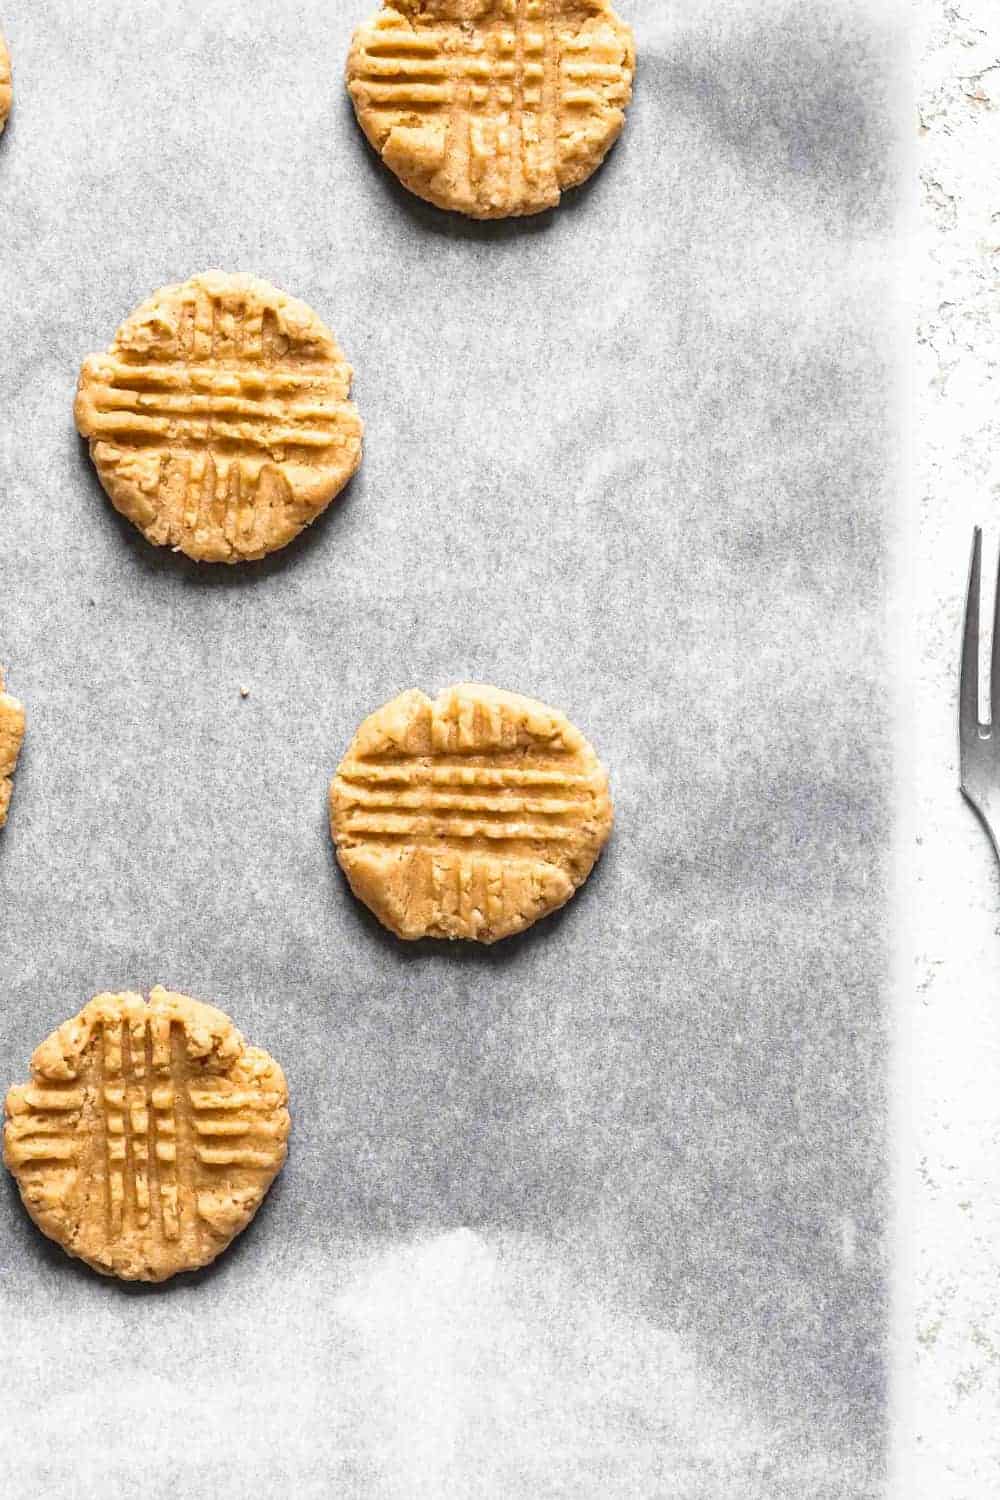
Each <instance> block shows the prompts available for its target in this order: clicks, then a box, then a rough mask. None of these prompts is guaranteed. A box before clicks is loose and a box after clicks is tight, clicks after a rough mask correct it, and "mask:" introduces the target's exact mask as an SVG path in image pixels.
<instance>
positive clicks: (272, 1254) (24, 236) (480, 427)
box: [0, 0, 899, 1500]
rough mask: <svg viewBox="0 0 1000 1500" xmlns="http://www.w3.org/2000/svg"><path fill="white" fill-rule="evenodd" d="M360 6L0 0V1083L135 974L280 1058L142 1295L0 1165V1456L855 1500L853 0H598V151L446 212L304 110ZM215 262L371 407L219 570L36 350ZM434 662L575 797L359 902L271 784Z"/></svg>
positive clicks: (860, 1422) (861, 1039) (876, 847)
mask: <svg viewBox="0 0 1000 1500" xmlns="http://www.w3.org/2000/svg"><path fill="white" fill-rule="evenodd" d="M370 3H371V0H332V3H331V0H322V3H321V0H285V3H282V0H255V3H254V4H250V3H248V0H246V3H237V0H175V3H173V4H169V5H155V4H152V3H146V4H142V5H138V6H129V7H123V6H122V5H121V4H120V3H118V0H88V3H86V4H83V3H74V4H67V3H66V0H62V3H58V4H57V3H47V0H30V3H29V0H5V3H4V13H3V25H4V27H5V30H6V32H7V36H8V40H9V43H10V46H11V52H12V56H13V60H14V70H15V85H16V104H15V112H14V114H13V116H12V119H11V122H10V125H9V127H8V131H7V133H6V135H5V137H4V139H3V141H2V143H0V424H2V430H0V440H2V446H0V548H2V551H0V569H2V571H0V661H3V663H4V664H5V666H6V668H7V671H8V678H9V686H10V688H11V690H12V691H13V692H15V693H17V694H18V695H19V696H20V697H21V698H22V699H23V700H24V702H25V704H26V706H27V710H28V715H29V734H28V739H27V743H26V747H25V752H24V756H23V760H22V764H21V768H20V771H19V773H18V780H17V785H16V789H15V797H14V803H13V810H12V816H11V821H10V823H9V826H8V828H7V830H6V832H5V833H4V834H3V835H2V836H0V943H2V951H0V978H2V1006H0V1039H2V1041H0V1057H2V1064H3V1069H2V1071H3V1080H2V1081H3V1084H4V1085H6V1084H7V1083H8V1082H13V1081H15V1080H18V1079H21V1078H23V1077H24V1076H26V1068H27V1062H28V1057H29V1054H30V1052H31V1050H32V1048H33V1047H34V1046H35V1044H36V1043H37V1042H38V1041H39V1040H40V1039H41V1038H42V1037H44V1036H45V1035H46V1034H47V1033H48V1031H49V1030H50V1029H51V1028H52V1027H53V1026H55V1025H56V1024H57V1023H58V1022H60V1021H61V1020H63V1019H64V1018H65V1017H66V1016H68V1015H70V1014H72V1013H74V1012H75V1011H76V1010H77V1009H78V1008H79V1007H80V1005H82V1004H83V1002H84V1001H85V1000H86V999H87V998H88V997H89V996H90V995H92V994H93V993H95V992H97V991H99V990H100V989H102V988H125V987H133V988H148V987H149V986H150V985H151V984H153V983H155V982H157V981H162V982H164V983H166V984H168V985H171V986H173V987H175V988H178V989H181V990H183V991H185V992H187V993H190V994H193V995H196V996H199V997H201V998H203V999H205V1000H209V1001H211V1002H213V1003H215V1004H217V1005H219V1006H221V1007H222V1008H223V1009H224V1010H226V1011H227V1012H229V1013H230V1014H231V1015H232V1016H233V1017H234V1019H235V1020H236V1022H237V1024H238V1025H239V1026H240V1027H241V1029H242V1030H243V1031H244V1032H245V1034H246V1035H247V1036H248V1037H250V1038H251V1039H252V1040H253V1041H255V1042H258V1043H260V1044H261V1045H263V1046H266V1047H267V1048H269V1049H270V1050H271V1051H272V1052H273V1053H274V1054H275V1055H276V1056H277V1057H278V1058H280V1060H281V1062H282V1063H283V1064H284V1066H285V1068H286V1070H287V1073H288V1076H289V1080H290V1085H291V1089H292V1096H293V1112H294V1134H293V1141H292V1152H291V1157H290V1160H289V1163H288V1166H287V1168H286V1169H285V1171H284V1173H283V1174H282V1176H281V1178H280V1179H279V1181H278V1183H277V1184H276V1186H275V1188H274V1190H273V1191H272V1193H271V1194H270V1197H269V1199H268V1201H267V1203H266V1205H265V1207H264V1208H263V1209H262V1211H261V1212H260V1214H259V1216H258V1218H257V1220H256V1221H255V1223H254V1224H253V1225H252V1227H251V1229H250V1230H249V1231H248V1232H247V1233H246V1234H245V1235H244V1236H242V1237H241V1238H240V1240H239V1241H238V1242H237V1243H236V1245H235V1246H234V1247H233V1249H232V1250H231V1251H230V1252H229V1253H228V1254H227V1255H225V1256H224V1257H223V1258H222V1259H221V1260H220V1261H219V1262H218V1263H217V1264H216V1265H215V1266H214V1267H212V1268H210V1269H209V1270H208V1271H206V1272H204V1273H201V1274H198V1275H196V1276H192V1277H185V1278H181V1279H179V1280H178V1281H177V1282H175V1283H172V1284H169V1285H167V1286H166V1287H162V1288H159V1289H154V1290H150V1289H148V1288H142V1287H128V1286H122V1285H119V1284H115V1283H113V1282H109V1281H105V1280H102V1279H101V1278H99V1277H97V1276H96V1275H94V1274H92V1273H91V1272H90V1271H88V1270H87V1269H86V1268H84V1267H81V1266H79V1265H78V1264H76V1263H74V1262H72V1261H70V1260H69V1259H68V1258H67V1257H66V1256H65V1255H63V1253H62V1252H61V1251H59V1250H58V1249H57V1248H55V1247H54V1246H52V1245H50V1244H49V1242H48V1241H46V1240H44V1239H43V1238H42V1237H41V1236H40V1235H39V1234H37V1233H36V1231H35V1230H34V1229H33V1227H32V1226H31V1224H30V1222H29V1221H28V1219H27V1217H26V1215H25V1214H24V1212H23V1210H22V1209H21V1206H20V1203H19V1201H18V1198H17V1195H16V1191H15V1190H14V1187H13V1185H12V1184H11V1183H9V1182H8V1183H5V1186H4V1191H3V1194H2V1196H0V1319H2V1339H3V1347H4V1350H5V1353H6V1361H5V1369H6V1378H5V1382H4V1392H3V1400H2V1415H0V1423H2V1427H3V1444H2V1455H3V1456H2V1459H0V1464H2V1469H3V1472H4V1484H3V1490H4V1492H5V1493H11V1494H13V1493H17V1494H19V1495H22V1496H24V1497H26V1500H50V1497H51V1500H55V1497H59V1500H91V1497H93V1500H97V1497H101V1500H104V1497H107V1496H114V1497H115V1500H130V1497H133V1496H135V1497H140V1496H141V1497H143V1500H166V1497H168V1496H169V1497H175V1496H184V1497H196V1500H200V1497H205V1500H225V1497H230V1496H232V1497H237V1496H239V1497H243V1496H245V1495H248V1494H252V1495H254V1496H257V1497H261V1500H270V1497H278V1496H282V1497H283V1496H295V1497H297V1500H310V1497H320V1496H323V1497H327V1496H331V1495H337V1496H345V1497H350V1500H354V1497H358V1500H384V1497H386V1500H388V1497H403V1500H418V1497H424V1496H426V1497H428V1500H450V1497H470V1500H479V1497H483V1500H494V1497H496V1500H520V1497H524V1500H541V1497H545V1496H559V1497H562V1496H572V1497H580V1500H591V1497H593V1500H618V1497H622V1500H624V1497H635V1496H641V1497H647V1496H649V1497H658V1496H664V1497H666V1496H670V1497H681V1500H696V1497H697V1500H702V1497H705V1500H730V1497H731V1500H753V1497H758V1496H759V1497H766V1500H772V1497H784V1496H793V1495H794V1496H808V1497H809V1500H833V1497H836V1500H842V1497H844V1500H846V1497H851V1500H855V1497H862V1496H874V1495H878V1494H880V1493H882V1472H883V1454H884V1438H885V1429H886V1420H887V1417H886V1391H885V1361H884V1345H885V1336H886V1308H887V1286H886V1272H885V1267H884V1264H883V1258H884V1257H883V1233H884V1229H885V1224H886V1211H887V1205H886V1192H887V1188H886V1183H887V1170H886V1160H887V1145H886V1103H885V1070H886V1045H885V1044H886V1029H887V1027H886V1012H887V1001H886V983H887V981H886V974H887V944H888V937H887V909H888V908H887V901H888V897H887V875H886V869H887V863H886V856H885V851H886V849H887V845H888V838H889V831H890V817H891V796H890V768H889V763H888V728H887V725H886V722H885V715H884V698H883V688H882V682H883V678H884V676H885V674H886V672H887V661H886V651H885V646H884V638H885V637H884V631H883V629H882V624H881V614H882V609H883V575H884V561H885V556H886V550H887V546H888V540H889V533H890V525H889V522H890V516H891V507H892V503H893V498H894V493H895V471H894V465H895V440H894V437H893V431H892V429H893V416H892V412H893V397H892V394H891V384H892V381H891V366H892V316H893V302H894V277H895V269H894V265H895V263H894V243H895V241H894V236H895V221H894V215H895V201H896V189H895V185H894V155H893V153H894V132H895V128H896V127H895V123H894V110H895V107H896V106H895V99H896V97H897V93H898V82H897V75H896V66H897V64H896V62H895V58H896V56H897V55H898V52H899V37H898V31H897V30H896V29H895V23H894V12H893V10H892V8H891V7H889V6H886V7H884V8H883V7H879V6H876V5H867V6H866V5H863V4H860V3H858V4H855V5H853V6H847V5H846V4H841V3H833V4H830V3H823V4H820V3H818V0H816V3H808V4H806V3H802V0H797V3H795V4H791V3H789V4H787V5H786V4H778V3H774V4H768V3H765V0H740V3H734V0H728V3H722V0H713V3H711V4H710V3H708V0H692V3H687V4H683V5H674V6H666V5H664V4H662V3H659V0H621V10H622V13H623V14H624V15H625V16H626V18H627V19H628V20H630V21H631V22H632V23H633V25H634V26H635V29H636V33H637V40H638V46H639V54H640V71H639V75H638V80H637V88H636V99H635V104H634V107H633V109H632V111H631V114H630V117H629V124H628V127H627V130H626V132H625V135H624V136H623V138H622V140H621V142H620V144H619V146H618V147H617V148H616V149H615V151H614V152H613V154H612V156H611V157H610V158H609V160H608V162H607V163H606V165H605V167H604V168H603V170H602V171H601V172H600V173H599V174H598V175H597V176H596V177H595V178H594V179H593V180H592V182H591V184H590V185H589V186H588V187H586V188H585V189H583V190H581V191H579V192H578V193H576V194H575V195H573V196H571V197H570V198H569V199H568V200H567V201H566V203H565V205H564V206H563V207H562V208H561V209H560V210H559V211H558V212H556V213H554V214H550V215H547V216H545V217H544V218H542V219H539V220H535V221H529V222H525V223H513V224H508V225H500V226H492V227H490V226H486V227H484V226H476V225H472V224H469V223H467V222H465V221H462V220H460V219H456V218H452V217H448V216H446V215H443V214H441V213H438V212H437V211H436V210H433V209H431V208H428V207H426V206H424V205H422V204H421V203H419V202H418V201H416V200H415V199H413V198H411V197H410V196H409V195H407V194H406V193H405V192H404V191H403V190H402V189H400V188H399V187H398V186H397V185H396V184H395V183H394V181H393V179H392V178H391V177H389V175H388V174H387V173H386V172H385V171H384V170H383V169H382V168H381V166H380V165H379V164H378V162H377V160H376V159H375V158H374V156H373V155H372V153H371V152H370V151H369V149H368V148H367V146H366V145H365V143H364V141H363V139H362V137H361V135H360V132H359V131H358V129H357V128H356V126H355V123H354V120H353V116H352V113H351V110H350V107H349V104H348V102H347V99H346V96H345V93H344V90H343V87H342V83H341V70H342V64H343V60H344V57H345V54H346V49H347V44H348V39H349V35H350V32H351V30H352V27H353V25H354V24H356V23H357V22H358V21H359V20H361V19H362V18H363V16H364V15H365V14H366V12H367V9H368V8H369V5H370ZM211 266H222V267H225V268H230V269H242V270H251V271H254V272H257V273H259V274H262V275H264V276H266V277H268V278H269V279H271V280H273V281H274V282H276V283H277V284H278V285H280V286H282V287H285V288H287V289H288V290H289V291H291V292H293V293H295V294H296V295H298V296H300V297H302V298H304V299H305V300H306V301H307V302H309V303H310V304H311V305H312V306H314V307H315V308H316V309H317V311H319V313H320V314H321V315H322V316H323V317H324V318H325V319H326V320H327V321H328V323H329V324H330V326H331V327H332V328H333V329H334V331H335V332H336V334H337V336H338V338H339V339H340V340H341V342H342V344H343V347H344V349H345V350H346V352H347V354H348V357H349V358H350V359H351V360H352V361H353V363H354V364H355V366H356V370H357V380H356V387H355V394H356V399H357V401H358V404H359V407H360V409H361V411H362V414H363V415H364V417H365V419H366V421H367V423H368V438H367V451H366V458H365V463H364V468H363V470H362V472H361V474H360V475H359V477H358V478H357V479H356V481H355V482H354V483H353V484H352V486H351V487H350V489H349V491H348V492H347V493H346V494H345V496H344V497H343V499H342V500H341V501H340V502H339V503H337V504H336V505H335V506H334V507H333V508H332V509H331V510H330V511H329V512H328V513H327V515H326V516H325V517H324V518H323V519H322V520H321V521H320V522H318V523H317V524H316V525H315V526H314V527H313V528H312V530H311V531H310V532H308V533H307V534H306V535H305V536H303V537H302V538H300V539H299V541H298V542H297V543H296V544H295V545H293V546H292V547H290V548H289V549H288V550H287V552H285V553H283V554H280V555H278V556H277V557H275V558H273V559H272V560H269V561H267V562H265V563H263V564H260V565H254V566H251V567H247V568H242V569H239V570H233V569H211V568H208V567H202V568H199V567H197V566H196V565H194V564H190V563H188V562H187V561H186V560H185V559H183V558H180V557H175V556H172V555H169V554H165V553H163V552H162V551H158V550H155V549H153V548H151V547H150V546H149V545H148V544H147V543H146V542H145V541H143V540H142V538H141V537H140V536H139V535H138V533H136V532H135V531H134V530H133V529H132V528H131V527H130V526H129V525H128V524H127V523H125V522H123V521H121V520H120V519H119V518H118V517H117V516H116V515H115V514H114V512H113V511H112V509H111V507H110V505H109V504H108V503H107V501H106V500H105V499H104V497H103V494H102V492H101V490H100V488H99V485H98V484H97V481H96V479H95V477H94V475H93V473H92V470H91V466H90V463H89V460H88V458H87V455H86V452H85V450H84V448H83V446H82V445H81V444H80V442H79V440H78V439H77V437H76V435H75V432H74V429H73V423H72V398H73V391H74V386H75V381H76V375H77V371H78V368H79V364H80V361H81V359H82V358H83V356H84V355H86V354H87V353H88V352H90V351H92V350H95V349H100V348H103V347H104V346H105V345H106V344H107V343H108V341H109V340H110V337H111V335H112V334H113V332H114V329H115V327H116V326H117V324H118V323H119V321H120V320H121V319H122V317H123V316H124V315H125V314H126V313H128V312H129V311H130V310H131V309H132V308H133V307H134V306H135V305H136V304H137V303H138V302H139V301H140V300H141V299H142V298H143V297H145V296H146V295H147V294H148V293H149V292H150V291H152V290H153V289H154V288H156V287H157V286H159V285H161V284H163V283H165V282H169V281H173V280H178V279H182V278H184V277H185V276H187V275H189V274H191V273H193V272H195V271H198V270H203V269H206V268H208V267H211ZM468 679H472V680H485V681H490V682H496V683H498V684H500V685H502V686H507V687H511V688H514V689H518V690H522V691H526V692H529V693H531V694H533V695H535V696H538V697H540V698H542V699H544V700H546V701H548V702H551V703H552V704H555V705H557V706H558V707H560V708H562V709H564V710H565V711H566V712H567V713H568V714H569V716H570V717H571V718H572V719H573V721H574V722H575V723H577V724H578V725H579V726H580V727H581V728H582V729H583V731H584V732H585V733H586V734H587V735H588V736H589V737H590V738H591V740H592V741H593V743H594V744H595V746H596V747H597V749H598V751H599V753H600V754H601V756H602V758H603V759H604V760H605V762H606V763H607V765H608V766H609V768H610V770H611V774H612V780H613V791H614V796H615V802H616V809H617V819H618V821H617V828H616V832H615V835H614V839H613V842H612V844H611V846H610V848H609V850H608V853H607V854H606V856H605V858H604V859H603V860H602V862H601V864H600V866H599V868H598V870H597V871H596V873H595V874H594V876H593V877H592V879H591V880H590V882H589V884H588V885H587V886H586V888H585V889H584V890H583V891H582V893H581V894H580V895H579V896H578V897H577V899H576V900H575V901H573V903H572V904H571V905H570V906H569V907H568V908H567V909H566V910H565V912H564V913H563V914H562V915H560V916H558V917H556V918H554V919H552V920H550V921H547V922H545V923H543V924H541V925H540V926H538V927H537V928H535V929H534V930H533V931H532V932H531V933H529V934H528V935H526V936H525V937H523V938H521V939H517V940H514V941H510V942H507V943H504V944H502V945H500V946H498V947H497V948H495V949H493V950H489V951H483V950H478V949H476V948H473V947H470V946H462V947H459V948H454V949H449V948H447V947H444V946H438V945H421V946H417V947H409V946H405V945H402V944H400V943H398V942H397V941H396V940H395V939H393V938H392V937H390V936H389V935H388V934H386V933H384V932H383V931H382V930H381V929H380V928H379V927H378V925H377V924H376V923H375V922H374V921H373V920H372V919H370V918H369V916H368V915H367V914H366V913H365V911H364V910H363V909H362V908H360V906H359V905H358V904H357V903H356V902H355V901H354V900H353V899H352V897H351V896H350V893H349V892H348V890H347V888H346V885H345V883H344V881H343V880H342V878H341V877H340V874H339V872H338V870H337V867H336V865H335V862H334V859H333V857H332V853H331V849H330V843H329V838H328V833H327V828H326V820H325V792H326V785H327V781H328V778H329V776H330V774H331V773H332V771H333V770H334V768H335V766H336V764H337V762H338V760H339V758H340V756H341V754H342V752H343V750H344V748H345V747H346V745H347V743H348V740H349V739H350V736H351V734H352V732H353V730H354V728H355V727H356V725H357V724H358V722H359V721H360V720H361V718H363V716H364V715H365V714H366V713H368V712H369V711H371V710H372V709H373V708H375V707H377V706H378V705H379V704H380V703H382V702H384V701H385V700H386V699H388V698H389V697H391V696H392V695H394V694H395V693H397V692H399V691H401V690H403V689H404V688H407V687H410V686H421V687H423V688H425V689H426V690H427V691H429V692H432V693H433V692H436V691H437V690H438V689H439V688H440V687H442V686H445V685H447V684H448V683H450V682H455V681H461V680H468ZM241 685H244V686H247V687H249V688H250V695H249V697H247V698H246V699H242V698H241V696H240V686H241Z"/></svg>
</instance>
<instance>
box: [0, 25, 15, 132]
mask: <svg viewBox="0 0 1000 1500" xmlns="http://www.w3.org/2000/svg"><path fill="white" fill-rule="evenodd" d="M13 98H14V88H13V83H12V81H11V76H10V53H9V52H8V51H7V43H6V42H5V41H4V39H3V32H2V31H0V135H3V128H4V126H5V125H6V123H7V116H8V115H9V114H10V106H11V103H12V102H13Z"/></svg>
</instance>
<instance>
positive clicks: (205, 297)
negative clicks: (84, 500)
mask: <svg viewBox="0 0 1000 1500" xmlns="http://www.w3.org/2000/svg"><path fill="white" fill-rule="evenodd" d="M352 373H353V372H352V370H351V367H350V365H349V364H348V363H347V362H346V360H345V358H344V356H343V354H342V353H341V351H340V349H339V348H338V346H337V343H336V340H335V339H334V337H333V335H332V334H331V333H330V331H329V330H328V329H327V328H326V327H325V326H324V324H323V323H321V322H320V320H319V318H318V317H317V316H316V314H315V313H314V312H313V311H312V310H311V309H310V308H308V307H306V305H305V303H303V302H297V301H295V300H294V299H293V298H291V297H288V296H286V295H285V293H284V292H280V291H277V290H276V288H274V287H273V286H270V285H269V284H268V283H267V282H266V281H259V280H257V279H256V278H255V277H252V276H230V275H226V274H224V273H223V272H221V271H209V272H207V273H206V274H205V275H203V276H194V277H192V278H191V280H190V281H185V282H184V283H183V285H181V286H168V287H164V288H163V290H162V291H159V292H157V293H156V294H155V295H154V296H153V297H151V298H150V299H149V301H148V302H144V303H143V304H142V306H141V307H140V308H138V309H137V311H136V312H134V313H133V314H132V315H131V317H129V318H127V319H126V321H125V322H124V323H123V324H122V326H121V327H120V328H119V330H118V332H117V333H116V334H115V338H114V342H113V343H112V345H111V347H110V349H109V350H108V351H107V353H105V354H92V355H91V356H90V357H89V358H88V359H87V360H85V361H84V365H83V368H82V370H81V372H80V383H79V387H78V390H77V396H76V408H75V415H76V425H77V427H78V428H79V430H80V432H81V434H82V435H83V437H85V438H88V439H89V441H90V453H91V457H92V458H93V460H94V463H95V465H96V467H97V472H98V474H99V475H100V480H101V483H102V485H103V486H104V488H105V490H106V491H107V493H108V495H109V496H110V498H111V502H112V504H113V505H114V506H115V508H116V510H119V511H121V513H122V514H123V515H125V516H127V517H128V519H129V520H130V521H132V522H133V523H134V524H135V525H136V526H138V528H139V530H140V531H141V532H142V533H143V535H144V536H145V537H147V538H148V540H149V541H151V542H154V543H156V544H157V545H159V546H166V547H173V548H174V549H175V550H177V551H179V552H186V553H187V555H188V557H193V558H196V559H198V560H199V561H203V562H227V563H236V562H244V561H247V560H249V559H251V558H258V557H263V556H265V554H266V553H268V552H275V551H277V550H278V548H280V547H284V546H287V544H288V543H289V542H290V541H291V540H292V539H293V537H296V536H297V535H298V534H299V532H300V531H301V530H302V529H303V528H304V527H306V526H308V525H309V523H310V522H311V521H314V520H315V519H316V517H317V516H318V515H319V514H320V512H321V511H323V510H325V509H326V507H327V506H328V505H329V504H330V501H331V500H332V499H333V498H334V496H335V495H338V494H339V493H340V491H341V490H342V489H343V488H344V485H345V484H346V483H347V481H348V480H349V479H350V477H351V475H352V474H353V473H354V472H355V470H356V469H357V467H358V465H359V464H360V462H361V435H362V423H361V419H360V418H359V416H358V413H357V410H356V408H355V407H354V406H353V404H352V403H351V402H350V401H349V400H348V395H349V393H350V388H351V376H352Z"/></svg>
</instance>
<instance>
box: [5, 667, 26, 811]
mask: <svg viewBox="0 0 1000 1500" xmlns="http://www.w3.org/2000/svg"><path fill="white" fill-rule="evenodd" d="M23 741H24V709H23V707H22V706H21V704H20V703H18V701H17V699H16V698H12V697H11V696H10V694H9V693H5V692H4V690H3V673H2V672H0V828H2V827H3V825H4V824H5V823H6V821H7V811H8V808H9V807H10V798H11V793H12V792H13V790H14V771H15V770H16V768H17V757H18V756H19V755H20V753H21V745H22V743H23Z"/></svg>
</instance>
